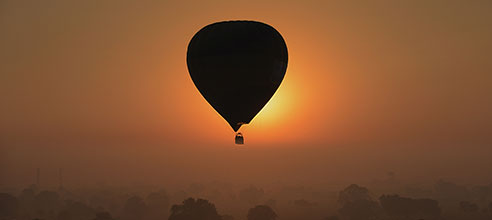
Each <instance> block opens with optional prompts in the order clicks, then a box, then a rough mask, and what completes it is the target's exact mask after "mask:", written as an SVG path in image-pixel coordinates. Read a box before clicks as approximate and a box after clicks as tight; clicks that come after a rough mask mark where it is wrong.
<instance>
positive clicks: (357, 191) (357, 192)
mask: <svg viewBox="0 0 492 220" xmlns="http://www.w3.org/2000/svg"><path fill="white" fill-rule="evenodd" d="M358 200H369V201H370V200H372V198H371V196H370V194H369V190H368V189H367V188H365V187H361V186H359V185H357V184H352V185H350V186H348V187H347V188H345V189H344V190H342V191H340V193H339V194H338V203H339V204H340V205H342V206H343V205H345V204H346V203H349V202H355V201H358Z"/></svg>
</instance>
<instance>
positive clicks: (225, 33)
mask: <svg viewBox="0 0 492 220" xmlns="http://www.w3.org/2000/svg"><path fill="white" fill-rule="evenodd" d="M287 58H288V55H287V46H286V45H285V41H284V39H283V38H282V36H281V35H280V33H279V32H277V31H276V30H275V29H274V28H273V27H271V26H269V25H267V24H264V23H261V22H256V21H225V22H218V23H213V24H210V25H207V26H205V27H204V28H202V29H201V30H200V31H198V32H197V33H196V34H195V36H193V38H192V39H191V41H190V43H189V45H188V52H187V65H188V71H189V72H190V75H191V78H192V80H193V82H194V83H195V86H196V87H197V88H198V90H199V91H200V93H201V94H202V95H203V97H204V98H205V99H206V100H207V101H208V103H210V105H211V106H212V107H213V108H214V109H215V110H216V111H217V112H218V113H219V114H220V115H221V116H222V117H223V118H224V119H225V120H226V121H227V122H228V123H229V124H230V125H231V127H232V128H233V129H234V131H237V130H238V129H239V128H240V127H241V125H242V124H248V123H249V122H250V121H251V120H252V119H253V118H254V117H255V115H256V114H257V113H258V112H259V111H260V110H261V109H262V108H263V106H265V104H266V103H267V102H268V101H269V100H270V98H271V97H272V96H273V94H274V93H275V91H276V90H277V88H278V87H279V86H280V83H281V82H282V79H283V78H284V75H285V71H286V69H287Z"/></svg>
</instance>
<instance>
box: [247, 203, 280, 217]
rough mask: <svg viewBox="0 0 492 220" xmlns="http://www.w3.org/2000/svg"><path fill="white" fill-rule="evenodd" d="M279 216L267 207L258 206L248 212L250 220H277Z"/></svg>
mask: <svg viewBox="0 0 492 220" xmlns="http://www.w3.org/2000/svg"><path fill="white" fill-rule="evenodd" d="M276 218H277V214H276V213H275V212H274V211H273V209H272V208H270V207H269V206H266V205H258V206H256V207H254V208H251V209H249V211H248V220H275V219H276Z"/></svg>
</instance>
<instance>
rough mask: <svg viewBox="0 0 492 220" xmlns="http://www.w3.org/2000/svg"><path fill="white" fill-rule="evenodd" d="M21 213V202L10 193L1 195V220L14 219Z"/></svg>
mask: <svg viewBox="0 0 492 220" xmlns="http://www.w3.org/2000/svg"><path fill="white" fill-rule="evenodd" d="M18 211H19V201H18V200H17V198H15V197H14V196H12V195H10V194H8V193H0V219H14V218H15V217H16V216H17V213H18Z"/></svg>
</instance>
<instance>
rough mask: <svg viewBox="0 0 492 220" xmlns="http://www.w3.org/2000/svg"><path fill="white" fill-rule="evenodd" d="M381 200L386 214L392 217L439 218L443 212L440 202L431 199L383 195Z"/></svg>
mask: <svg viewBox="0 0 492 220" xmlns="http://www.w3.org/2000/svg"><path fill="white" fill-rule="evenodd" d="M379 201H380V203H381V206H382V207H383V209H384V211H385V212H386V214H388V215H389V216H390V217H392V218H412V219H416V218H437V217H438V216H439V215H440V214H441V209H440V208H439V205H438V202H437V201H435V200H431V199H412V198H405V197H400V196H398V195H382V196H381V197H380V198H379Z"/></svg>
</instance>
